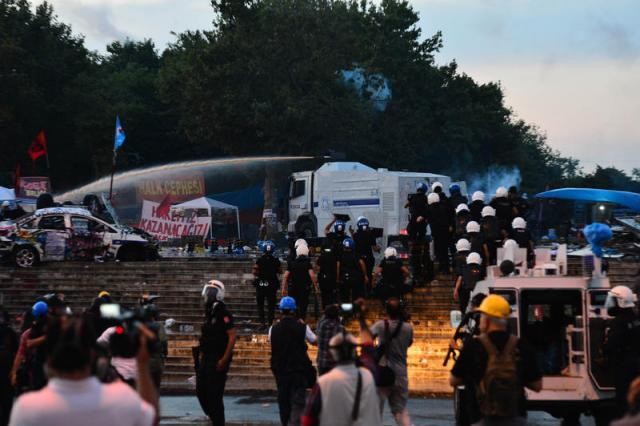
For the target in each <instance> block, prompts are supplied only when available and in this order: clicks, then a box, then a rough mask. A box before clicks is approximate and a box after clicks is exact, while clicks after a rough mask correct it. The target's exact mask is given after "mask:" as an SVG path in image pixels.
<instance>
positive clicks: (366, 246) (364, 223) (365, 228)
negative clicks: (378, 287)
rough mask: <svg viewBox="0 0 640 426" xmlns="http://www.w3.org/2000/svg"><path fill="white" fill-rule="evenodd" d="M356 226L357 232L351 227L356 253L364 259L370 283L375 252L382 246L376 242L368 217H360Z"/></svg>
mask: <svg viewBox="0 0 640 426" xmlns="http://www.w3.org/2000/svg"><path fill="white" fill-rule="evenodd" d="M356 226H357V227H358V229H357V230H356V231H355V232H354V230H353V228H351V227H349V232H350V233H351V237H352V238H353V241H354V242H355V245H356V247H355V252H356V254H357V255H358V256H359V257H360V258H361V259H362V260H364V264H365V266H366V267H367V278H368V279H369V284H371V273H372V271H373V266H374V264H375V259H374V258H373V252H374V251H376V252H378V251H380V247H379V246H378V243H377V242H376V237H375V235H374V233H373V231H372V230H371V228H370V227H369V220H368V219H367V218H366V217H364V216H361V217H359V218H358V222H357V224H356ZM366 290H367V293H369V291H368V290H369V289H366Z"/></svg>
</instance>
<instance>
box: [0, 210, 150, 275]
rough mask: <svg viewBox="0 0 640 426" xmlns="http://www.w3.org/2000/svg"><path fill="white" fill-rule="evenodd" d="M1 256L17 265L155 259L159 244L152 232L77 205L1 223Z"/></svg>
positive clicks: (39, 212)
mask: <svg viewBox="0 0 640 426" xmlns="http://www.w3.org/2000/svg"><path fill="white" fill-rule="evenodd" d="M0 256H1V257H3V258H5V259H9V260H10V261H11V262H13V263H14V264H15V265H17V266H18V267H22V268H28V267H31V266H34V265H36V264H37V263H38V262H41V261H43V262H48V261H63V260H92V259H96V258H99V259H104V260H109V259H111V260H121V261H140V260H153V259H156V258H157V257H158V247H157V243H156V241H154V240H153V239H152V238H151V237H150V236H149V235H145V234H143V233H139V232H136V230H134V229H132V228H128V227H125V226H121V225H115V224H111V223H108V222H106V221H105V220H103V219H101V218H99V217H96V216H94V215H93V214H91V212H89V211H88V210H86V209H83V208H77V207H51V208H46V209H39V210H36V211H35V212H34V213H33V214H32V215H29V216H25V217H22V218H20V219H19V220H17V221H15V222H14V221H5V222H0Z"/></svg>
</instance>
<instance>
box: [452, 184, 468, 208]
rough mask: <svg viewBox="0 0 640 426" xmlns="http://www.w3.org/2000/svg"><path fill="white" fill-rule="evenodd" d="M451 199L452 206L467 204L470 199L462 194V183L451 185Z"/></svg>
mask: <svg viewBox="0 0 640 426" xmlns="http://www.w3.org/2000/svg"><path fill="white" fill-rule="evenodd" d="M449 200H450V204H451V207H458V206H459V205H460V204H465V205H466V204H467V203H468V202H469V199H468V198H467V197H465V196H464V195H462V192H461V191H460V185H458V184H457V183H454V184H451V186H449Z"/></svg>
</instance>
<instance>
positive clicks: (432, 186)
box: [431, 181, 442, 192]
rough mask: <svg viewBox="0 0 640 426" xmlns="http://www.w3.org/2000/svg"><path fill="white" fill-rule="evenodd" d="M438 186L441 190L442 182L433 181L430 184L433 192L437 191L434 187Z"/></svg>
mask: <svg viewBox="0 0 640 426" xmlns="http://www.w3.org/2000/svg"><path fill="white" fill-rule="evenodd" d="M438 188H440V190H442V183H440V182H438V181H436V182H433V183H432V184H431V190H432V191H433V192H437V191H436V189H438Z"/></svg>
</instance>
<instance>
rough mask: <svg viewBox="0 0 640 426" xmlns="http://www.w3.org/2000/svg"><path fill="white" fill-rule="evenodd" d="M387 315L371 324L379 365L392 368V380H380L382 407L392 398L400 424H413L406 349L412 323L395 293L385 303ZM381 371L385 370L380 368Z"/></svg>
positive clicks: (397, 421) (391, 405)
mask: <svg viewBox="0 0 640 426" xmlns="http://www.w3.org/2000/svg"><path fill="white" fill-rule="evenodd" d="M385 310H386V312H387V318H385V319H383V320H380V321H377V322H376V323H375V324H373V325H372V326H371V334H372V335H373V336H374V337H376V336H377V338H378V351H379V356H380V360H379V367H378V368H379V369H380V368H381V367H382V368H384V367H388V369H389V370H391V372H393V373H392V376H395V377H394V378H393V383H392V384H391V386H384V385H383V384H382V383H380V380H382V379H381V378H379V388H378V391H379V394H380V397H381V404H380V408H381V410H382V409H384V400H385V399H388V400H389V406H390V407H391V414H392V415H393V417H394V418H395V420H396V423H397V424H398V425H399V426H409V425H411V417H410V416H409V410H408V409H407V401H408V399H409V377H408V375H407V351H408V349H409V347H410V346H411V345H412V344H413V327H412V326H411V324H410V323H409V322H407V321H405V315H404V308H403V307H402V303H401V302H400V299H398V298H396V297H392V298H390V299H389V300H387V302H386V303H385ZM379 374H380V375H383V374H384V373H382V372H379Z"/></svg>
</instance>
